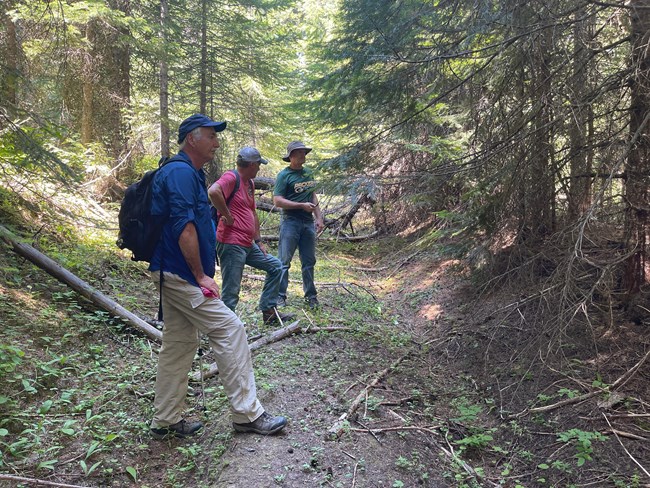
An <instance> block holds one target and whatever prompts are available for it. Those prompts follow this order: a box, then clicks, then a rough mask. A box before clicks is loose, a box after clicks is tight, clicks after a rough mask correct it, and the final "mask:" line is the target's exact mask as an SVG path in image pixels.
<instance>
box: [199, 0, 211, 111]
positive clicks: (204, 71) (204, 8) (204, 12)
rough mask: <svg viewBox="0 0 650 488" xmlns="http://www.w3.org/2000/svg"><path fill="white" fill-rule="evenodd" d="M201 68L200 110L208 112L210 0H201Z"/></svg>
mask: <svg viewBox="0 0 650 488" xmlns="http://www.w3.org/2000/svg"><path fill="white" fill-rule="evenodd" d="M199 70H200V72H201V86H200V88H199V91H200V93H199V112H201V113H202V114H206V113H207V110H208V81H207V80H208V0H201V64H200V67H199ZM211 115H212V114H211Z"/></svg>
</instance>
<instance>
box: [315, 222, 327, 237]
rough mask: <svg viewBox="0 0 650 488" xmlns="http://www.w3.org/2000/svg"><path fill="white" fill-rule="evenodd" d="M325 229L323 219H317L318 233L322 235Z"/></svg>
mask: <svg viewBox="0 0 650 488" xmlns="http://www.w3.org/2000/svg"><path fill="white" fill-rule="evenodd" d="M324 228H325V223H324V222H323V219H316V232H317V233H319V234H320V233H321V232H322V231H323V229H324Z"/></svg>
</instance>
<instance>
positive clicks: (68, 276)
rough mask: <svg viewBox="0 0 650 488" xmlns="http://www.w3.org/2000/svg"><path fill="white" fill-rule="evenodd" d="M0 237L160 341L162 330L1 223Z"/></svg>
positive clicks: (36, 262)
mask: <svg viewBox="0 0 650 488" xmlns="http://www.w3.org/2000/svg"><path fill="white" fill-rule="evenodd" d="M0 238H1V239H2V240H4V241H5V242H7V243H9V244H10V245H11V246H12V247H13V250H14V252H16V253H17V254H20V255H21V256H23V257H25V258H27V259H29V260H30V261H31V262H32V263H34V264H35V265H37V266H38V267H39V268H41V269H43V270H44V271H46V272H47V273H49V274H50V275H52V276H54V277H55V278H56V279H57V280H59V281H62V282H64V283H65V284H66V285H68V286H69V287H70V288H72V289H73V290H74V291H76V292H77V293H79V294H80V295H82V296H83V297H85V298H87V299H88V300H90V301H91V302H93V303H94V304H95V305H97V306H99V307H101V308H102V309H103V310H106V311H107V312H109V313H111V314H113V315H116V316H118V317H120V318H122V319H124V320H125V321H126V322H127V323H128V324H130V325H132V326H133V327H135V328H136V329H138V330H139V331H140V332H142V333H144V334H145V335H147V336H148V337H149V338H151V339H154V340H156V341H162V332H160V331H159V330H158V329H156V328H155V327H152V326H151V325H149V324H148V323H146V322H145V321H144V320H142V319H140V318H139V317H137V316H136V315H134V314H133V313H131V312H129V311H128V310H126V309H125V308H124V307H122V306H121V305H119V304H118V303H116V302H114V301H113V300H111V299H110V298H108V297H107V296H106V295H104V294H103V293H101V292H100V291H98V290H96V289H95V288H93V287H92V286H90V285H89V284H88V283H86V282H85V281H83V280H81V279H79V278H78V277H77V276H75V275H74V274H72V273H71V272H70V271H68V270H67V269H65V268H64V267H63V266H61V265H60V264H59V263H57V262H56V261H54V260H52V259H50V258H49V257H47V256H46V255H45V254H43V253H41V252H39V251H37V250H36V249H34V248H33V247H32V246H29V245H27V244H23V243H21V242H18V239H17V237H16V236H15V235H13V234H12V233H11V232H9V230H8V229H6V228H5V227H3V226H1V225H0Z"/></svg>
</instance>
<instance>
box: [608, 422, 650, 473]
mask: <svg viewBox="0 0 650 488" xmlns="http://www.w3.org/2000/svg"><path fill="white" fill-rule="evenodd" d="M603 417H605V422H607V425H609V427H610V428H611V429H612V432H613V433H614V435H615V436H616V440H617V441H618V443H619V444H620V445H621V447H622V448H623V450H624V451H625V454H627V455H628V457H629V458H630V459H631V460H632V461H634V464H636V465H637V466H638V467H639V468H641V470H642V471H643V472H644V473H645V474H646V476H647V477H648V478H650V473H648V470H647V469H645V468H644V467H643V465H641V463H640V462H639V461H637V460H636V459H635V458H634V456H632V454H630V451H628V450H627V448H626V447H625V445H624V444H623V442H622V441H621V438H620V437H619V436H618V431H616V430H614V428H613V427H612V424H610V423H609V419H608V418H607V416H606V415H605V414H603Z"/></svg>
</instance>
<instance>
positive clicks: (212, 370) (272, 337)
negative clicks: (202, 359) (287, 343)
mask: <svg viewBox="0 0 650 488" xmlns="http://www.w3.org/2000/svg"><path fill="white" fill-rule="evenodd" d="M300 330H301V329H300V320H296V321H295V322H292V323H291V324H289V325H287V326H286V327H284V328H282V329H278V330H276V331H274V332H273V333H272V334H269V335H268V336H266V337H262V338H261V339H258V340H256V341H255V342H253V343H251V344H249V345H248V348H249V349H250V351H251V352H253V351H255V350H256V349H259V348H260V347H262V346H266V345H267V344H271V343H273V342H277V341H279V340H282V339H284V338H285V337H289V336H290V335H293V334H296V333H297V332H299V331H300ZM217 373H219V368H218V367H217V363H212V364H210V366H209V367H208V369H207V370H206V371H204V372H203V379H206V378H211V377H212V376H214V375H216V374H217ZM193 378H194V380H195V381H201V372H200V371H199V372H198V373H194V375H193Z"/></svg>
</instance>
